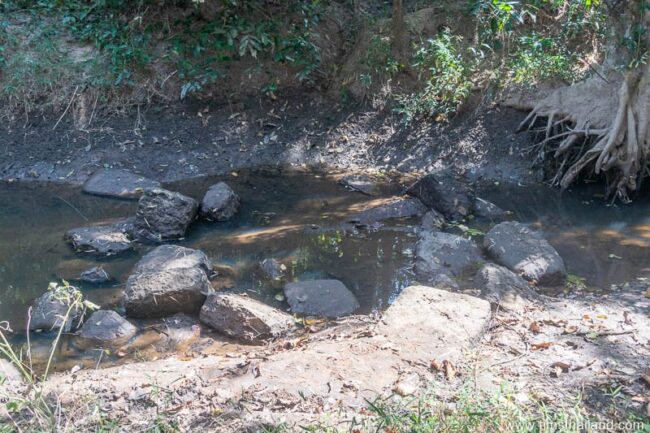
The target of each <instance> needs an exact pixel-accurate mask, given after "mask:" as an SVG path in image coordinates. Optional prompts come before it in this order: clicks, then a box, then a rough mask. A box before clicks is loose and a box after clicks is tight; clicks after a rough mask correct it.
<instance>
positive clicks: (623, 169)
mask: <svg viewBox="0 0 650 433" xmlns="http://www.w3.org/2000/svg"><path fill="white" fill-rule="evenodd" d="M614 75H615V74H614ZM616 87H617V88H618V89H617V91H616V93H615V92H614V89H615V88H616ZM614 95H615V96H614ZM510 105H514V106H517V105H518V104H516V103H515V104H512V103H511V104H510ZM520 108H521V107H520ZM540 118H546V124H545V125H544V126H538V125H536V123H537V120H538V119H540ZM649 122H650V68H649V66H648V65H647V64H646V65H642V66H641V67H639V68H637V69H635V70H632V71H629V72H628V73H627V74H626V75H625V76H624V77H622V78H621V77H620V75H619V77H618V79H616V77H614V79H613V80H607V81H605V80H603V79H602V78H600V77H593V78H591V79H589V80H587V81H585V82H583V83H579V84H576V85H573V86H571V87H567V88H562V89H558V90H555V91H553V92H552V93H551V94H550V95H549V96H547V97H545V98H543V99H542V100H541V101H539V102H538V103H536V104H535V105H534V106H533V107H532V109H531V112H530V114H529V115H528V116H527V117H526V119H524V121H523V122H522V123H521V124H520V125H519V130H529V131H532V132H534V133H536V134H537V137H536V145H535V150H536V151H537V153H538V157H539V158H541V159H546V158H547V157H548V155H552V158H554V159H555V160H556V167H557V173H556V174H555V176H554V177H553V179H552V182H553V183H554V184H557V185H559V186H561V187H562V188H567V187H568V186H569V185H571V184H572V183H573V182H574V181H575V180H576V179H577V178H578V177H579V176H580V175H581V174H584V171H585V170H586V169H590V170H592V171H593V173H594V174H596V175H600V174H604V175H605V177H606V179H607V181H608V189H609V193H610V194H614V195H615V196H616V197H618V198H620V199H622V200H627V197H628V193H629V192H632V191H635V190H637V189H638V187H639V185H640V179H641V178H642V177H643V175H644V174H645V171H646V170H647V169H648V164H647V156H648V152H649V148H650V134H649V128H648V124H649ZM540 134H541V135H542V137H541V138H540V137H539V135H540Z"/></svg>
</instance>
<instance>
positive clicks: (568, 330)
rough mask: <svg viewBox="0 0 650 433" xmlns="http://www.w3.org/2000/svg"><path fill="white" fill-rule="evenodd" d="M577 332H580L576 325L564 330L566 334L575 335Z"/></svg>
mask: <svg viewBox="0 0 650 433" xmlns="http://www.w3.org/2000/svg"><path fill="white" fill-rule="evenodd" d="M576 332H578V327H577V326H575V325H571V326H567V327H566V328H564V333H565V334H575V333H576Z"/></svg>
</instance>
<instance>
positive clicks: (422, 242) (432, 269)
mask: <svg viewBox="0 0 650 433" xmlns="http://www.w3.org/2000/svg"><path fill="white" fill-rule="evenodd" d="M416 257H417V258H416V262H415V270H416V272H417V274H418V276H419V277H420V278H423V279H424V280H426V281H428V282H436V281H439V280H437V278H439V276H440V274H446V275H449V276H458V275H461V274H462V273H463V272H464V271H467V270H468V269H470V268H472V267H474V266H477V264H478V263H480V262H481V261H483V256H482V255H481V250H480V249H479V248H478V246H477V245H476V244H475V243H474V241H472V240H471V239H467V238H464V237H461V236H458V235H454V234H451V233H445V232H429V231H424V232H421V233H420V237H419V239H418V243H417V246H416Z"/></svg>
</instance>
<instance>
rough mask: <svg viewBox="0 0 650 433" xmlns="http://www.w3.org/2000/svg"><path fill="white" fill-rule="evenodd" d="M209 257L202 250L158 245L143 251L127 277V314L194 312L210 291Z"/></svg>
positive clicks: (132, 315) (146, 315)
mask: <svg viewBox="0 0 650 433" xmlns="http://www.w3.org/2000/svg"><path fill="white" fill-rule="evenodd" d="M210 269H212V264H211V263H210V260H209V259H208V258H207V257H206V256H205V254H204V253H202V252H201V251H197V250H193V249H190V248H184V247H179V246H176V245H161V246H160V247H158V248H156V249H154V250H153V251H151V252H150V253H149V254H147V255H145V256H144V257H143V258H142V259H141V260H140V262H138V264H137V265H136V267H135V269H134V271H133V273H132V274H131V275H130V276H129V278H128V280H127V281H126V287H125V290H124V306H125V308H126V313H127V316H129V317H163V316H168V315H171V314H174V313H179V312H184V313H196V312H198V311H199V309H200V308H201V304H202V303H203V301H204V299H205V295H206V294H207V293H209V292H210V291H211V285H210V281H208V277H207V272H209V270H210Z"/></svg>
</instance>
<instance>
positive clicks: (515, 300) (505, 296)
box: [474, 263, 536, 311]
mask: <svg viewBox="0 0 650 433" xmlns="http://www.w3.org/2000/svg"><path fill="white" fill-rule="evenodd" d="M474 283H475V284H476V287H477V288H478V289H481V295H482V296H483V297H484V298H486V299H487V300H488V301H490V302H491V303H493V304H496V305H498V306H499V307H500V308H504V309H506V310H510V311H522V310H523V309H524V308H525V307H526V305H528V303H529V301H531V300H534V299H535V298H536V294H535V292H533V290H531V288H530V286H529V285H528V283H527V282H526V280H524V279H523V278H521V277H520V276H519V275H517V274H515V273H513V272H512V271H510V270H509V269H508V268H505V267H503V266H499V265H495V264H493V263H487V264H485V265H484V266H483V267H482V268H481V269H480V270H479V271H478V272H477V274H476V277H475V278H474Z"/></svg>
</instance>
